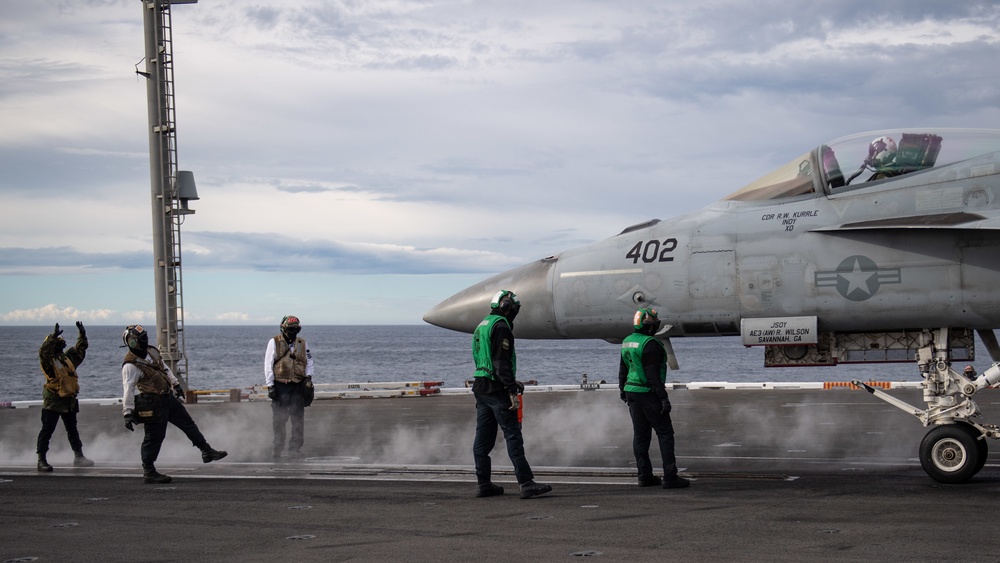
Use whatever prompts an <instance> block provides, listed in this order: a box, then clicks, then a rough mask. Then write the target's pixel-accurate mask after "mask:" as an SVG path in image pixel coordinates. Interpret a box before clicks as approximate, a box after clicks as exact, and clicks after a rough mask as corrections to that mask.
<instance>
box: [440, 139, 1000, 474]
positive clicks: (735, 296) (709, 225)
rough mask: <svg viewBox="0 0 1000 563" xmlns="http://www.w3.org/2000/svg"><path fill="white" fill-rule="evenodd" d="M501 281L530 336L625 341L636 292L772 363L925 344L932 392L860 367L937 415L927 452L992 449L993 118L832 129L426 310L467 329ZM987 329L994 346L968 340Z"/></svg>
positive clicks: (997, 257)
mask: <svg viewBox="0 0 1000 563" xmlns="http://www.w3.org/2000/svg"><path fill="white" fill-rule="evenodd" d="M499 289H509V290H513V291H514V292H515V293H516V294H517V296H518V297H519V299H520V301H521V303H522V307H521V313H520V315H519V316H518V318H517V323H515V327H514V332H515V335H516V336H517V337H519V338H541V339H563V338H594V339H603V340H607V341H610V342H620V341H621V340H622V339H623V338H624V337H625V336H627V335H628V334H629V333H630V332H631V325H632V317H633V315H634V313H635V311H636V310H637V309H638V308H640V307H653V308H655V309H656V310H657V311H658V313H659V317H660V319H661V320H662V321H663V328H662V329H661V331H660V333H659V334H658V337H659V338H660V339H662V340H663V341H664V344H665V346H666V348H667V351H668V357H669V363H670V366H671V368H672V369H678V367H679V364H678V361H677V358H676V357H675V355H674V354H673V349H672V347H671V346H670V338H676V337H703V336H723V335H739V336H741V337H742V341H743V344H744V345H746V346H761V347H762V348H763V350H764V362H765V365H768V366H816V365H837V364H841V363H861V362H914V363H916V367H917V369H918V370H919V373H920V375H921V376H922V380H923V383H922V385H923V386H924V389H925V391H924V399H925V401H926V403H927V404H926V407H925V408H918V407H916V406H913V405H909V404H908V403H906V402H904V401H902V400H899V399H897V398H895V397H892V396H891V395H889V394H888V393H886V392H885V391H884V390H881V389H878V388H876V387H875V386H873V385H869V384H866V383H863V382H860V381H855V382H854V383H855V384H856V385H858V386H860V387H861V388H865V389H867V390H868V391H869V392H871V393H872V394H874V395H876V396H877V397H879V398H881V399H883V400H885V401H887V402H889V403H890V404H892V405H894V406H896V407H898V408H900V409H902V410H904V411H906V412H909V413H911V414H913V415H914V416H916V417H917V418H918V419H919V420H920V421H921V422H922V423H923V424H924V426H925V427H929V428H930V430H929V432H928V433H927V434H926V436H925V438H924V440H923V441H922V443H921V445H920V450H919V451H920V460H921V464H922V466H923V468H924V470H925V471H926V472H927V474H928V475H929V476H930V477H932V478H933V479H935V480H937V481H940V482H944V483H961V482H965V481H967V480H968V479H970V478H972V477H973V476H974V475H975V474H976V473H977V472H978V471H979V470H980V469H981V468H982V466H983V464H984V463H985V461H986V455H987V445H986V441H985V439H984V438H986V437H990V438H1000V427H998V426H996V425H993V424H984V423H981V422H979V420H978V419H979V418H981V415H980V412H979V409H978V407H977V406H976V404H975V402H974V401H973V400H972V396H973V395H974V394H975V393H976V391H978V390H980V389H983V388H985V387H989V386H991V385H993V384H996V383H998V382H1000V366H998V364H997V363H996V362H998V361H1000V345H998V343H997V339H996V337H995V336H994V333H993V329H995V328H998V327H1000V131H997V130H968V129H961V130H959V129H926V128H919V129H902V130H886V131H876V132H869V133H862V134H858V135H851V136H848V137H843V138H840V139H837V140H834V141H830V142H828V143H825V144H822V145H820V146H818V147H816V148H814V149H812V150H810V151H808V152H805V153H803V154H801V155H800V156H798V157H796V158H794V159H792V160H790V161H789V162H788V164H785V165H784V166H781V167H779V168H777V169H775V170H774V171H773V172H771V173H769V174H767V175H765V176H763V177H762V178H760V179H758V180H755V181H753V182H751V183H749V184H747V185H746V186H744V187H742V188H740V189H739V190H736V191H735V192H733V193H732V194H730V195H728V196H727V197H725V198H723V199H722V200H721V201H718V202H716V203H713V204H711V205H708V206H707V207H705V208H704V209H702V210H700V211H697V212H694V213H691V214H688V215H684V216H681V217H677V218H674V219H669V220H664V221H661V220H658V219H653V220H651V221H646V222H644V223H639V224H637V225H633V226H631V227H628V228H626V229H624V230H622V231H621V232H620V233H618V234H617V235H615V236H612V237H610V238H608V239H606V240H602V241H599V242H594V243H591V244H588V245H585V246H582V247H579V248H574V249H571V250H566V251H564V252H562V253H560V254H554V255H551V256H547V257H545V258H542V259H541V260H537V261H535V262H532V263H530V264H526V265H524V266H521V267H519V268H515V269H513V270H510V271H507V272H503V273H501V274H498V275H495V276H493V277H491V278H489V279H487V280H485V281H482V282H480V283H478V284H476V285H474V286H472V287H469V288H467V289H465V290H463V291H461V292H459V293H457V294H455V295H454V296H452V297H449V298H448V299H446V300H444V301H443V302H442V303H440V304H439V305H437V306H436V307H434V308H433V309H431V310H430V311H428V312H427V313H426V314H425V315H424V320H425V321H426V322H428V323H430V324H434V325H437V326H440V327H444V328H448V329H453V330H457V331H462V332H472V331H473V330H474V329H475V327H476V325H477V324H478V323H479V322H480V321H481V320H482V318H483V316H484V314H485V312H487V311H488V310H489V307H488V303H489V302H490V299H491V297H492V296H493V295H494V294H495V293H496V292H497V291H498V290H499ZM974 331H978V333H979V334H980V338H981V339H982V341H983V343H984V345H985V346H986V348H987V350H989V352H990V355H991V356H992V359H993V361H994V364H993V366H992V367H991V368H989V369H988V370H987V371H986V372H984V373H983V374H982V375H980V376H974V375H973V376H971V377H970V376H969V375H967V374H963V373H958V372H957V371H956V370H953V369H952V367H951V366H952V364H953V363H955V362H960V363H965V362H968V361H971V360H972V359H973V358H974V353H975V346H974Z"/></svg>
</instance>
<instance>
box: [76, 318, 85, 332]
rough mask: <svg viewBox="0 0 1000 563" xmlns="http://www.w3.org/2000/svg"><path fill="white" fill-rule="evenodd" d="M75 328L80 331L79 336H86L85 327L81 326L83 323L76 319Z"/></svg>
mask: <svg viewBox="0 0 1000 563" xmlns="http://www.w3.org/2000/svg"><path fill="white" fill-rule="evenodd" d="M76 330H79V331H80V336H87V329H85V328H83V323H82V322H80V321H76Z"/></svg>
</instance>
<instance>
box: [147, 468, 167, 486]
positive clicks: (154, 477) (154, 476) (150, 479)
mask: <svg viewBox="0 0 1000 563" xmlns="http://www.w3.org/2000/svg"><path fill="white" fill-rule="evenodd" d="M171 481H173V479H171V478H170V476H169V475H164V474H162V473H159V472H158V471H156V468H155V467H153V466H152V465H143V466H142V482H143V483H146V484H147V485H162V484H164V483H169V482H171Z"/></svg>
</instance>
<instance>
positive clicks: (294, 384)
mask: <svg viewBox="0 0 1000 563" xmlns="http://www.w3.org/2000/svg"><path fill="white" fill-rule="evenodd" d="M280 328H281V334H279V335H277V336H275V337H274V338H272V339H270V340H268V341H267V350H266V351H265V352H264V384H265V385H267V396H268V398H269V399H271V426H272V428H273V429H274V442H273V445H274V451H273V453H272V455H273V457H275V458H280V457H281V452H282V450H284V448H285V425H286V424H287V423H288V421H289V420H291V423H292V435H291V438H290V439H289V440H288V456H289V457H302V444H303V442H305V407H307V406H309V404H310V403H312V398H313V394H314V389H313V383H312V375H313V357H312V353H311V352H310V351H309V346H307V345H306V341H305V340H304V339H302V338H299V337H298V334H299V332H300V331H301V330H302V324H301V323H300V322H299V318H298V317H296V316H294V315H287V316H285V317H284V318H283V319H281V325H280Z"/></svg>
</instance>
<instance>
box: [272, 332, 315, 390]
mask: <svg viewBox="0 0 1000 563" xmlns="http://www.w3.org/2000/svg"><path fill="white" fill-rule="evenodd" d="M292 352H293V350H292V349H291V348H289V346H288V342H286V341H285V338H284V337H283V336H281V335H278V336H275V337H274V363H273V364H272V366H271V367H272V369H273V370H274V380H275V381H278V382H281V383H299V382H300V381H302V380H304V379H305V378H306V360H307V359H308V357H307V355H306V341H305V340H302V339H301V338H296V339H295V350H294V354H293V353H292Z"/></svg>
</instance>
